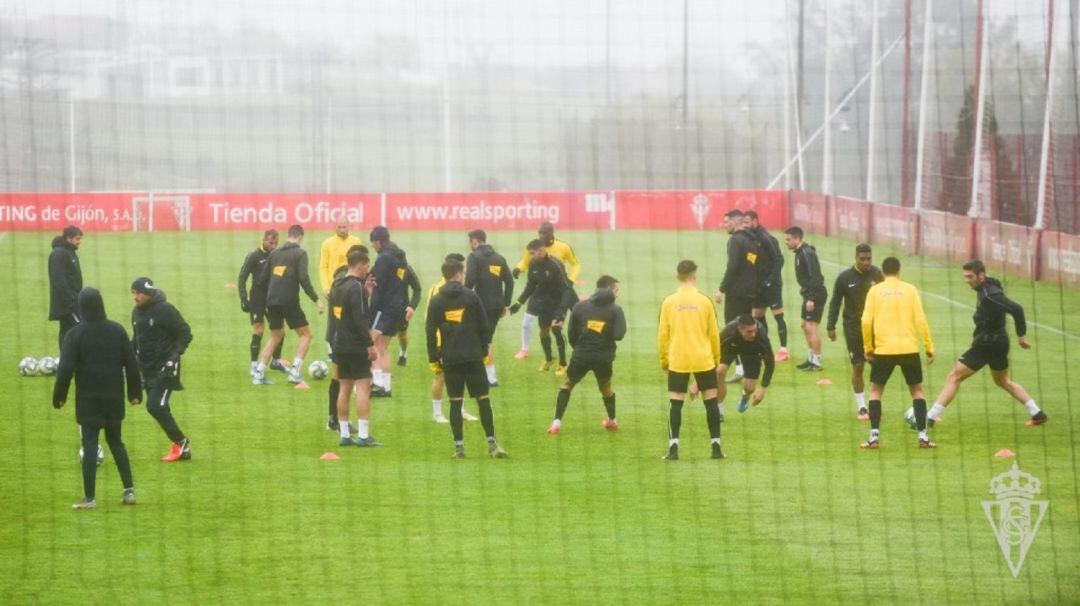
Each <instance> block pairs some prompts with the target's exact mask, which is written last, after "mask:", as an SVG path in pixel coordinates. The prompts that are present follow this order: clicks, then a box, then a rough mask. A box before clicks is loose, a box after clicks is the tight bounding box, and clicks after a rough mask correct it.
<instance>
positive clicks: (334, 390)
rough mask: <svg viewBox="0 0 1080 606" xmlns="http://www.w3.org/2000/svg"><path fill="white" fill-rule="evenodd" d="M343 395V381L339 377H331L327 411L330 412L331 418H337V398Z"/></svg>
mask: <svg viewBox="0 0 1080 606" xmlns="http://www.w3.org/2000/svg"><path fill="white" fill-rule="evenodd" d="M339 395H341V382H340V381H338V380H337V379H330V389H329V390H328V393H327V396H328V397H327V404H328V406H327V411H328V412H329V413H330V418H331V419H337V399H338V396H339Z"/></svg>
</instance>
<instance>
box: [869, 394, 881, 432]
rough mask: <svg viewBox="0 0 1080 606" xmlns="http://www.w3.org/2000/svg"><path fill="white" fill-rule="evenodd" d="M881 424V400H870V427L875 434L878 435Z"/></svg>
mask: <svg viewBox="0 0 1080 606" xmlns="http://www.w3.org/2000/svg"><path fill="white" fill-rule="evenodd" d="M880 425H881V400H870V429H871V430H873V434H874V435H875V436H876V435H877V433H876V432H877V430H878V427H879V426H880Z"/></svg>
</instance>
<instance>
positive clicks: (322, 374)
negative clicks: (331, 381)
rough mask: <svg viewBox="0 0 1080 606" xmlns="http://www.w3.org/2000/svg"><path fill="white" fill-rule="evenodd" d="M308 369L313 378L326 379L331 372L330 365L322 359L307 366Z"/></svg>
mask: <svg viewBox="0 0 1080 606" xmlns="http://www.w3.org/2000/svg"><path fill="white" fill-rule="evenodd" d="M307 371H308V374H309V375H311V378H312V379H325V378H326V375H328V374H329V373H330V367H329V366H327V365H326V362H323V361H322V360H315V361H314V362H312V363H311V364H310V365H309V366H308V367H307Z"/></svg>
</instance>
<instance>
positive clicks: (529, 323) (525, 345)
mask: <svg viewBox="0 0 1080 606" xmlns="http://www.w3.org/2000/svg"><path fill="white" fill-rule="evenodd" d="M534 322H536V316H534V315H532V314H530V313H528V312H526V313H525V317H524V318H523V319H522V320H521V349H522V351H529V341H532V331H533V323H534Z"/></svg>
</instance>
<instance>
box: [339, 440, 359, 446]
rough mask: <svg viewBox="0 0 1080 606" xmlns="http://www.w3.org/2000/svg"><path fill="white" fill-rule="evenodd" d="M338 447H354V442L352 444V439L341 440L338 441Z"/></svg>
mask: <svg viewBox="0 0 1080 606" xmlns="http://www.w3.org/2000/svg"><path fill="white" fill-rule="evenodd" d="M337 445H338V446H356V442H353V439H352V438H341V439H340V440H338V443H337Z"/></svg>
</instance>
